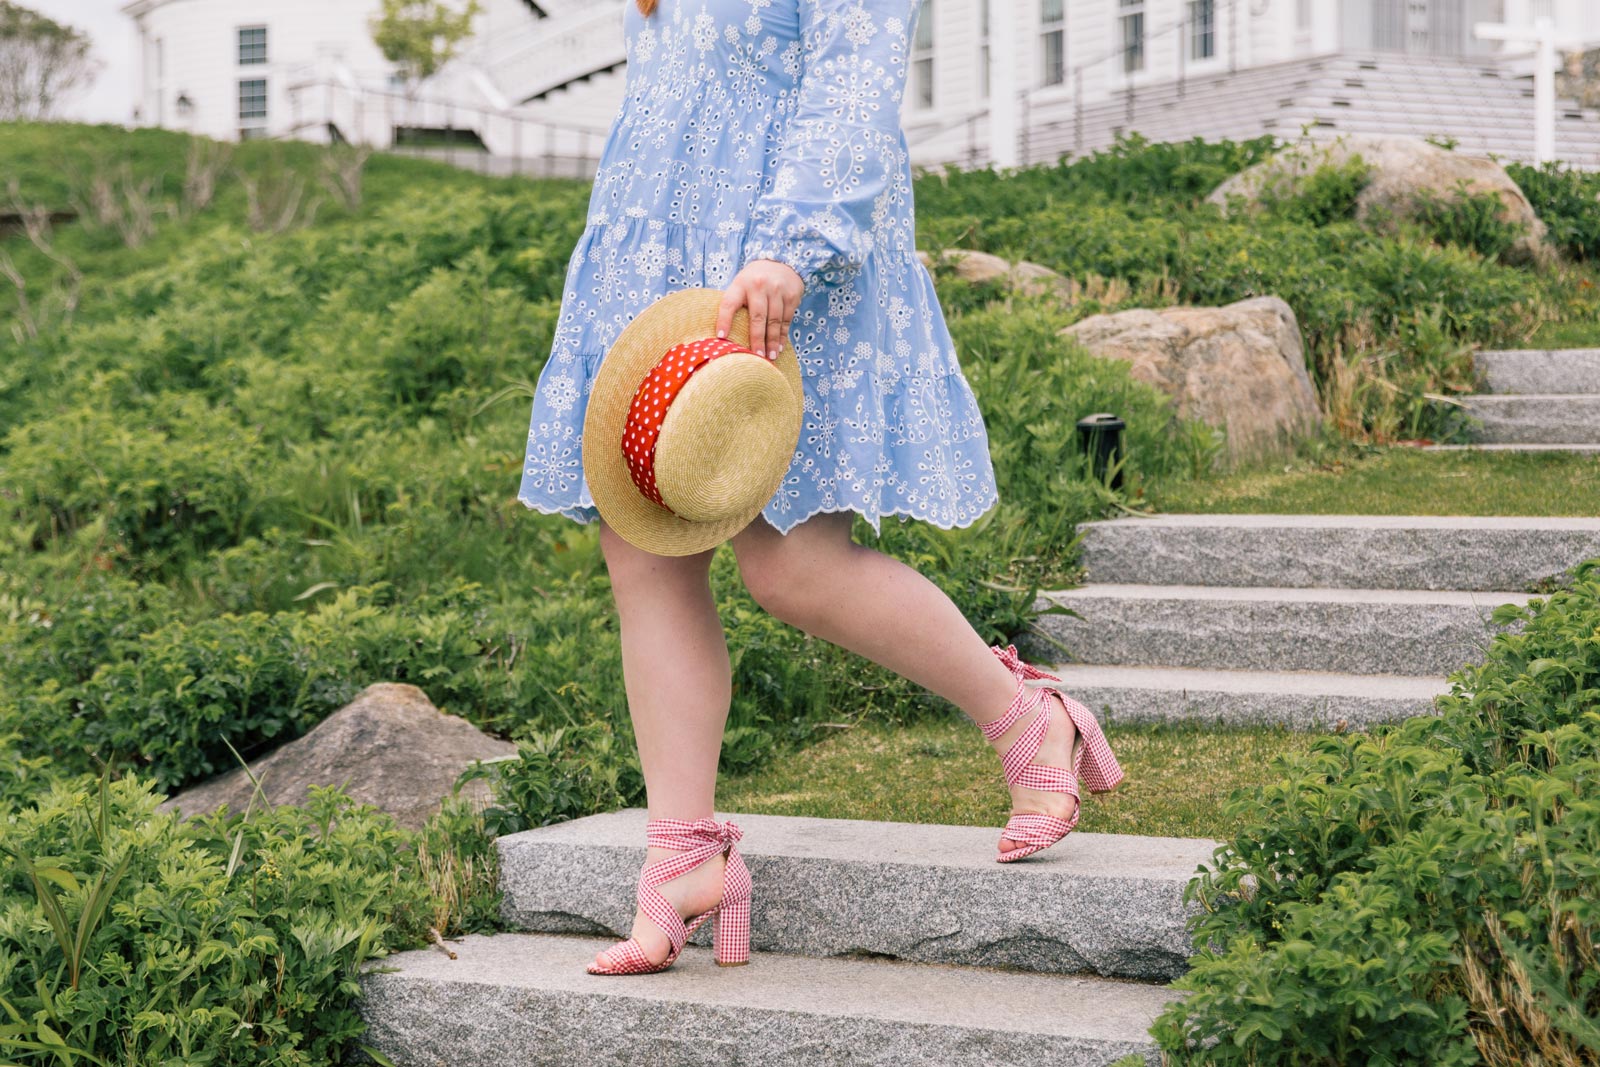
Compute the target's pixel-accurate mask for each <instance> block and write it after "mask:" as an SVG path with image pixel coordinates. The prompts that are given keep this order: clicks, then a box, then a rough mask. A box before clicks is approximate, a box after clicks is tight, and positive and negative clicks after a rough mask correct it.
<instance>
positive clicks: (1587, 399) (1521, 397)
mask: <svg viewBox="0 0 1600 1067" xmlns="http://www.w3.org/2000/svg"><path fill="white" fill-rule="evenodd" d="M1455 399H1457V400H1461V401H1470V402H1471V403H1474V404H1506V405H1510V404H1527V403H1530V402H1535V401H1537V402H1541V403H1545V402H1552V401H1565V400H1576V401H1579V402H1580V403H1582V404H1584V405H1589V404H1593V403H1596V402H1600V396H1597V395H1595V394H1594V393H1462V394H1461V395H1460V396H1457V397H1456V398H1455Z"/></svg>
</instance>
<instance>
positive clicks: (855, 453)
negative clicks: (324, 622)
mask: <svg viewBox="0 0 1600 1067" xmlns="http://www.w3.org/2000/svg"><path fill="white" fill-rule="evenodd" d="M918 6H919V0H829V2H827V3H823V2H821V0H677V2H675V3H670V4H662V5H660V7H659V9H658V10H657V11H656V13H655V14H654V15H653V16H651V17H649V18H646V17H644V16H642V15H640V14H639V13H638V11H637V8H636V6H635V5H633V4H631V3H630V4H628V5H627V7H626V8H625V12H626V13H625V15H624V26H625V32H626V33H627V36H628V46H629V47H628V56H629V63H628V68H627V73H626V78H627V86H626V92H625V94H624V103H623V106H622V108H621V110H620V111H619V112H618V114H617V116H616V119H615V122H614V125H613V127H612V131H611V133H612V136H611V138H610V140H609V141H608V144H607V149H606V152H605V154H604V155H603V157H602V159H601V161H600V167H599V170H598V173H597V174H596V177H595V182H594V188H593V190H592V192H591V195H590V204H589V212H588V218H587V226H586V228H585V230H584V232H583V234H582V236H581V237H580V238H579V239H578V243H577V246H576V247H575V248H574V249H573V252H572V258H571V261H570V262H569V264H568V274H567V278H566V283H565V287H564V290H563V295H562V305H561V312H560V316H559V319H558V322H557V326H556V334H555V337H554V339H553V341H552V345H551V354H550V358H549V359H548V360H547V361H546V362H545V365H544V367H543V369H542V370H541V371H540V373H539V380H538V384H537V386H536V388H535V393H534V401H533V412H532V418H531V419H530V422H529V433H528V446H527V460H526V463H525V464H524V467H523V475H522V486H521V490H520V491H519V493H518V499H520V500H521V501H522V502H523V503H525V504H527V505H528V506H529V507H531V508H536V509H539V510H541V511H550V512H559V513H561V514H564V515H567V516H570V517H571V518H574V519H577V520H579V521H583V522H590V521H593V520H594V519H595V518H597V517H598V512H597V511H596V510H595V508H594V500H593V498H592V497H591V496H590V494H589V490H588V485H587V483H586V482H585V481H584V479H583V466H582V443H581V442H582V430H583V420H584V414H585V411H586V409H587V398H588V395H589V390H590V388H591V385H592V382H593V377H594V374H595V373H596V372H597V371H598V369H599V366H600V363H601V361H602V360H603V358H604V356H605V353H606V350H607V349H608V348H609V347H610V346H611V344H612V343H613V342H615V340H616V338H617V337H618V335H620V334H621V332H622V330H623V328H624V327H625V326H627V324H628V323H629V322H630V321H632V319H633V317H634V316H636V315H637V314H638V313H639V312H640V311H642V310H644V309H645V308H646V307H648V306H649V305H650V304H651V303H652V302H654V301H655V300H657V299H659V298H660V297H661V296H663V295H665V294H666V293H669V292H672V291H674V290H677V289H681V288H684V287H689V286H710V287H713V288H723V287H725V286H726V285H727V284H728V283H729V282H730V281H731V280H732V279H733V277H734V276H736V275H737V273H738V271H739V270H740V268H741V267H743V266H744V265H745V264H748V263H750V262H751V261H753V260H756V259H773V260H777V261H779V262H782V263H786V264H788V265H789V266H790V267H792V268H794V270H795V271H796V272H797V273H798V274H799V275H800V276H801V278H802V280H803V281H804V282H805V296H804V297H803V298H802V299H801V302H800V306H799V308H798V309H797V311H796V316H795V319H794V322H793V323H792V324H791V327H790V339H791V341H792V342H793V344H794V347H795V352H796V355H797V356H798V358H799V362H800V369H801V379H802V382H803V385H804V389H803V399H804V414H803V417H802V426H801V432H800V438H799V440H798V442H797V443H796V446H795V451H794V455H793V458H792V461H791V463H790V467H789V471H788V473H787V474H786V475H785V476H784V479H783V482H782V483H781V485H780V487H779V489H778V491H777V492H776V493H774V495H773V497H772V499H771V500H770V501H769V502H768V504H767V506H766V508H765V509H763V514H764V515H765V517H766V519H767V521H768V522H769V523H771V524H772V525H773V526H774V527H776V528H777V529H779V530H781V531H787V530H789V529H791V528H792V527H793V526H794V525H795V524H796V523H798V522H801V521H803V520H805V519H806V518H809V517H810V516H811V515H814V514H816V513H817V512H818V511H830V510H831V511H836V510H841V509H846V508H848V509H853V510H855V511H858V512H860V513H861V514H863V515H865V516H866V517H867V518H868V520H869V521H870V522H871V523H872V524H873V526H874V528H877V527H878V526H879V522H880V519H881V517H882V516H884V515H891V514H896V515H901V516H912V517H916V518H919V519H923V520H925V521H928V522H930V523H933V524H935V525H939V526H945V527H949V526H965V525H968V524H970V523H971V522H973V521H974V520H975V519H977V518H978V517H979V516H980V515H982V514H983V513H984V512H985V511H987V510H988V509H989V507H990V506H992V505H993V503H994V502H995V499H996V492H995V485H994V472H993V469H992V467H991V465H990V459H989V452H988V438H987V435H986V433H985V431H984V426H983V420H982V417H981V416H980V414H979V412H978V407H977V403H976V399H975V398H974V397H973V395H972V390H971V388H970V387H969V386H968V385H967V382H966V379H965V377H964V376H963V375H962V373H961V368H960V365H959V363H958V361H957V358H956V352H955V346H954V344H953V342H952V341H951V339H950V334H949V331H948V329H947V328H946V326H945V322H944V318H943V315H942V314H941V312H940V309H939V304H938V299H937V297H936V295H935V293H934V290H933V283H932V279H931V278H930V277H929V275H928V273H927V271H926V270H925V269H924V268H923V267H922V265H921V264H920V263H919V262H918V261H917V259H916V231H915V226H914V223H913V217H912V189H911V167H910V161H909V159H908V157H907V154H906V150H905V141H904V136H903V134H902V133H901V131H900V127H899V107H900V101H901V100H902V98H903V96H904V92H905V80H906V69H907V53H908V49H909V43H910V42H909V37H910V34H911V32H912V29H913V27H914V26H915V19H916V11H917V9H918ZM619 444H620V443H619Z"/></svg>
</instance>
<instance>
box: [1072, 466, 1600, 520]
mask: <svg viewBox="0 0 1600 1067" xmlns="http://www.w3.org/2000/svg"><path fill="white" fill-rule="evenodd" d="M1587 447H1594V448H1600V445H1593V446H1587ZM1077 528H1078V529H1079V530H1081V531H1085V532H1087V533H1093V532H1094V531H1096V530H1100V529H1108V530H1118V531H1126V530H1150V531H1159V530H1164V529H1181V530H1207V529H1218V530H1237V529H1245V530H1289V531H1300V530H1374V531H1380V530H1394V531H1406V532H1410V531H1419V530H1420V531H1435V530H1437V531H1444V532H1463V533H1477V532H1480V531H1491V532H1492V531H1497V530H1506V531H1512V532H1517V533H1535V534H1537V533H1546V532H1548V533H1553V534H1557V533H1572V532H1579V533H1586V532H1590V531H1594V532H1597V533H1600V518H1588V517H1584V516H1571V515H1551V516H1543V515H1351V514H1342V515H1304V514H1272V513H1267V512H1233V513H1220V512H1200V511H1171V512H1162V513H1160V514H1156V515H1148V516H1136V517H1132V518H1121V519H1094V520H1090V521H1088V522H1082V523H1079V524H1078V527H1077Z"/></svg>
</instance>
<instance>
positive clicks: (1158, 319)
mask: <svg viewBox="0 0 1600 1067" xmlns="http://www.w3.org/2000/svg"><path fill="white" fill-rule="evenodd" d="M1061 332H1062V334H1063V335H1065V336H1068V337H1071V338H1073V339H1074V340H1076V341H1077V342H1078V343H1079V344H1081V345H1083V346H1084V347H1085V348H1087V349H1088V350H1089V351H1090V352H1092V353H1094V354H1095V355H1097V356H1104V357H1106V358H1108V359H1121V360H1125V361H1127V362H1128V363H1129V364H1130V367H1131V370H1132V373H1133V376H1134V377H1135V378H1137V379H1139V380H1140V381H1142V382H1147V383H1148V384H1150V385H1153V386H1155V387H1156V388H1158V389H1160V390H1162V391H1163V392H1165V393H1167V394H1168V395H1169V396H1171V397H1172V398H1173V403H1174V405H1175V407H1176V409H1177V414H1178V416H1179V417H1180V418H1186V419H1200V420H1202V421H1204V422H1207V423H1210V424H1211V425H1213V426H1220V427H1222V428H1224V429H1225V430H1226V431H1227V437H1228V451H1229V453H1230V455H1231V456H1233V457H1234V458H1236V459H1238V458H1244V457H1249V456H1258V455H1263V454H1267V453H1274V452H1279V451H1281V450H1283V449H1284V448H1285V447H1286V446H1287V445H1289V444H1290V443H1292V442H1293V441H1294V440H1295V439H1298V438H1300V437H1303V436H1305V435H1306V434H1309V433H1311V432H1312V431H1314V430H1315V429H1316V428H1317V426H1318V423H1319V422H1320V420H1321V413H1320V411H1319V409H1318V407H1317V395H1316V391H1315V390H1314V389H1313V388H1312V385H1311V376H1310V375H1309V374H1308V373H1307V372H1306V360H1305V349H1304V347H1303V346H1302V344H1301V340H1300V326H1299V324H1298V323H1297V322H1296V321H1295V317H1294V311H1293V310H1292V309H1291V308H1290V307H1289V305H1288V304H1286V303H1284V302H1283V301H1282V300H1280V299H1278V298H1277V297H1275V296H1259V297H1254V298H1253V299H1250V300H1241V301H1239V302H1238V303H1236V304H1229V305H1227V306H1226V307H1170V308H1162V309H1160V310H1154V311H1153V310H1149V309H1145V308H1137V309H1134V310H1131V311H1119V312H1116V313H1114V314H1106V315H1092V316H1090V317H1089V318H1086V319H1084V320H1083V321H1082V322H1078V323H1075V324H1074V325H1072V326H1068V327H1067V328H1066V329H1064V330H1062V331H1061Z"/></svg>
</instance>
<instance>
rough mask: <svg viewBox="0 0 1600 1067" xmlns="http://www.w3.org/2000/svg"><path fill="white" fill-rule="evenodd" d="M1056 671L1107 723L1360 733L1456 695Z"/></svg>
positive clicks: (1136, 670) (1178, 673) (1421, 688)
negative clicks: (1443, 696) (1277, 727)
mask: <svg viewBox="0 0 1600 1067" xmlns="http://www.w3.org/2000/svg"><path fill="white" fill-rule="evenodd" d="M1049 669H1050V671H1051V673H1053V674H1058V675H1060V676H1061V680H1062V682H1064V683H1065V684H1066V687H1067V691H1068V692H1070V693H1071V694H1072V695H1073V696H1075V697H1077V698H1078V699H1079V700H1081V701H1083V702H1084V703H1085V704H1087V705H1088V706H1089V707H1090V708H1092V709H1094V711H1095V712H1096V713H1097V714H1098V715H1099V716H1100V721H1101V722H1102V723H1112V722H1119V723H1149V722H1180V721H1183V722H1203V723H1216V724H1221V725H1225V726H1258V725H1282V726H1287V727H1289V728H1291V729H1297V730H1328V729H1335V728H1340V727H1342V728H1345V729H1360V728H1362V727H1366V726H1371V725H1373V724H1376V723H1383V722H1398V721H1400V720H1401V719H1407V718H1410V717H1411V716H1413V715H1428V714H1432V713H1433V712H1434V710H1435V709H1434V703H1433V701H1434V697H1436V696H1437V695H1438V694H1440V693H1446V692H1449V690H1450V686H1449V684H1448V683H1447V682H1446V681H1445V679H1444V678H1443V677H1423V678H1415V677H1411V676H1408V675H1392V674H1329V673H1325V672H1322V671H1225V670H1204V669H1200V668H1195V667H1124V666H1105V665H1100V664H1078V663H1066V664H1058V665H1056V666H1053V667H1051V668H1049Z"/></svg>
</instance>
